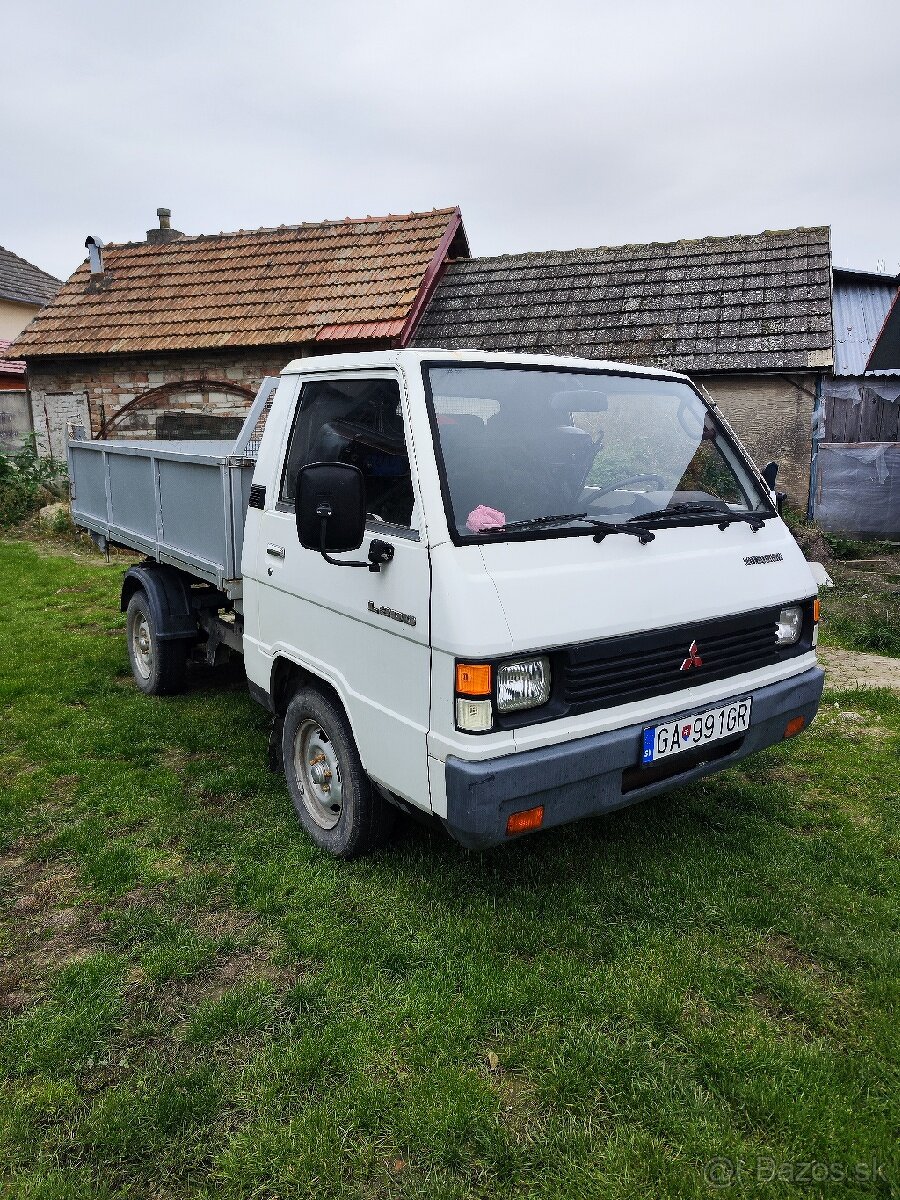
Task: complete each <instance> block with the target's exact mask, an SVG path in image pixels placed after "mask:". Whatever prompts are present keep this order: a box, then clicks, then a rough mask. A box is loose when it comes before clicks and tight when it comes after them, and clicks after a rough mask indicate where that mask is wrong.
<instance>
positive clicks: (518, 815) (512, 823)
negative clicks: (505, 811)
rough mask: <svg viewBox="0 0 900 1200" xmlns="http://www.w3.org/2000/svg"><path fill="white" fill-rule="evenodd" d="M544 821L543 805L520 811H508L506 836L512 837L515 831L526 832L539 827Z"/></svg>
mask: <svg viewBox="0 0 900 1200" xmlns="http://www.w3.org/2000/svg"><path fill="white" fill-rule="evenodd" d="M543 823H544V806H543V804H539V805H538V806H537V808H526V809H523V811H522V812H515V813H510V816H509V820H508V821H507V822H506V836H507V837H513V836H514V835H515V834H517V833H528V832H529V831H530V830H532V829H540V827H541V826H542V825H543Z"/></svg>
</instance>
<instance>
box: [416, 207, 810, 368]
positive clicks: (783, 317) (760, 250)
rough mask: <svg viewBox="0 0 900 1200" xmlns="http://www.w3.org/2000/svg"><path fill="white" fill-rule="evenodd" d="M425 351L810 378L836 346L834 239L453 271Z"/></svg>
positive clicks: (763, 239) (626, 250) (766, 236)
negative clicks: (815, 363) (806, 374)
mask: <svg viewBox="0 0 900 1200" xmlns="http://www.w3.org/2000/svg"><path fill="white" fill-rule="evenodd" d="M414 344H415V345H418V346H446V347H448V348H461V347H466V346H477V347H481V348H482V349H495V350H529V351H533V350H539V351H545V352H548V353H554V352H563V351H564V352H566V353H573V352H574V353H577V354H580V355H583V356H585V357H588V358H612V359H621V360H624V361H626V362H627V361H631V362H637V363H645V364H653V365H657V366H665V367H670V368H674V369H676V370H686V371H698V372H701V371H736V370H741V371H745V370H796V369H806V367H807V362H808V357H807V356H808V353H809V351H811V350H828V351H830V350H831V347H832V331H831V244H830V231H829V230H828V229H827V228H817V229H788V230H782V231H777V232H768V233H762V234H756V235H753V236H738V237H731V238H703V239H701V240H699V241H693V242H674V243H670V244H666V243H659V242H655V243H653V244H651V245H647V246H613V247H604V246H598V247H595V248H593V249H588V250H571V251H549V252H547V253H544V254H534V253H532V254H520V255H506V256H502V257H499V258H475V259H469V260H467V261H460V262H454V263H451V264H450V265H449V266H448V268H447V270H446V273H445V275H444V277H443V279H442V281H441V283H440V285H439V286H438V288H437V290H436V292H435V294H434V296H433V298H432V301H431V304H430V305H429V307H428V309H427V310H426V312H425V314H424V315H423V317H422V319H421V321H420V322H419V326H418V329H417V331H416V335H415V338H414Z"/></svg>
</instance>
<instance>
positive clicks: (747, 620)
mask: <svg viewBox="0 0 900 1200" xmlns="http://www.w3.org/2000/svg"><path fill="white" fill-rule="evenodd" d="M780 607H781V606H780V605H779V608H773V609H765V610H763V611H758V612H753V613H744V614H742V615H741V616H738V617H726V618H724V619H721V620H716V621H705V622H702V621H698V622H697V623H696V624H691V625H681V626H679V627H677V628H675V629H663V630H655V631H651V632H649V633H636V634H632V635H629V636H627V637H620V638H607V639H604V640H603V641H600V642H591V643H587V644H585V645H582V646H573V647H570V648H569V649H567V650H565V651H563V652H562V654H561V656H560V657H561V659H562V662H561V664H560V665H561V667H562V689H561V690H562V695H561V696H560V699H561V701H562V703H563V705H564V706H565V709H566V711H568V712H570V713H582V712H591V711H592V710H594V709H598V708H612V707H614V706H615V705H618V704H629V703H631V702H632V701H635V700H644V699H646V698H647V697H649V696H659V695H664V694H666V693H667V692H680V691H684V690H686V689H689V688H692V687H701V686H702V685H703V684H704V683H710V682H711V681H713V680H716V679H727V678H729V677H730V676H732V675H741V674H743V673H744V672H745V671H755V670H757V669H758V668H760V667H767V666H770V665H771V664H772V663H776V662H781V661H782V660H783V659H785V658H788V657H793V656H794V655H796V654H800V653H804V652H805V651H807V650H808V649H809V647H810V643H811V633H812V620H811V615H808V619H807V621H806V622H805V623H804V631H803V634H802V635H801V638H800V641H799V642H798V643H797V645H796V646H791V647H789V648H787V649H783V648H780V647H778V646H777V645H776V642H775V631H776V621H777V618H778V612H779V609H780ZM804 607H806V606H804ZM694 641H696V643H697V647H698V651H699V655H700V658H701V659H702V660H703V665H702V666H701V667H692V668H691V669H690V670H688V671H682V670H681V665H682V663H683V662H684V661H685V659H686V658H688V656H689V647H690V646H691V643H692V642H694Z"/></svg>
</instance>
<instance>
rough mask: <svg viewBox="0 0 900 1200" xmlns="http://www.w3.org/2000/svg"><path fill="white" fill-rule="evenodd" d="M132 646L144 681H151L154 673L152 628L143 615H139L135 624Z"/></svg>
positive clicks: (136, 663)
mask: <svg viewBox="0 0 900 1200" xmlns="http://www.w3.org/2000/svg"><path fill="white" fill-rule="evenodd" d="M131 645H132V649H133V650H134V661H135V665H136V666H137V669H138V671H140V673H141V675H142V676H143V678H144V679H149V678H150V675H151V674H152V671H153V643H152V641H151V640H150V626H149V624H148V622H147V618H146V617H145V616H144V615H143V613H141V614H139V615H138V618H137V620H136V621H135V623H134V629H133V631H132V635H131Z"/></svg>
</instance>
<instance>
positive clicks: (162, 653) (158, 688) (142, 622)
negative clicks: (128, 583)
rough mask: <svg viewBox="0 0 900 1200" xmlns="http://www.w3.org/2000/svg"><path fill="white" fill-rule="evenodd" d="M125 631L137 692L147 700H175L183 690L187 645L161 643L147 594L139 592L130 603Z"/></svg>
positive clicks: (181, 642) (177, 641)
mask: <svg viewBox="0 0 900 1200" xmlns="http://www.w3.org/2000/svg"><path fill="white" fill-rule="evenodd" d="M127 613H128V616H127V619H126V624H125V628H126V631H127V637H128V659H129V661H130V663H131V673H132V675H133V676H134V682H135V683H136V684H137V687H138V690H139V691H141V692H143V693H144V695H145V696H172V695H174V694H175V693H176V692H181V691H183V690H184V682H185V676H186V674H187V643H186V642H184V641H182V640H180V639H178V640H170V639H168V638H166V639H163V640H160V637H159V633H158V630H157V629H156V625H155V623H154V620H153V613H152V610H151V608H150V602H149V600H148V599H147V593H146V592H144V591H140V590H139V591H136V592H135V593H134V595H133V596H132V597H131V599H130V600H129V601H128V609H127Z"/></svg>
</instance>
